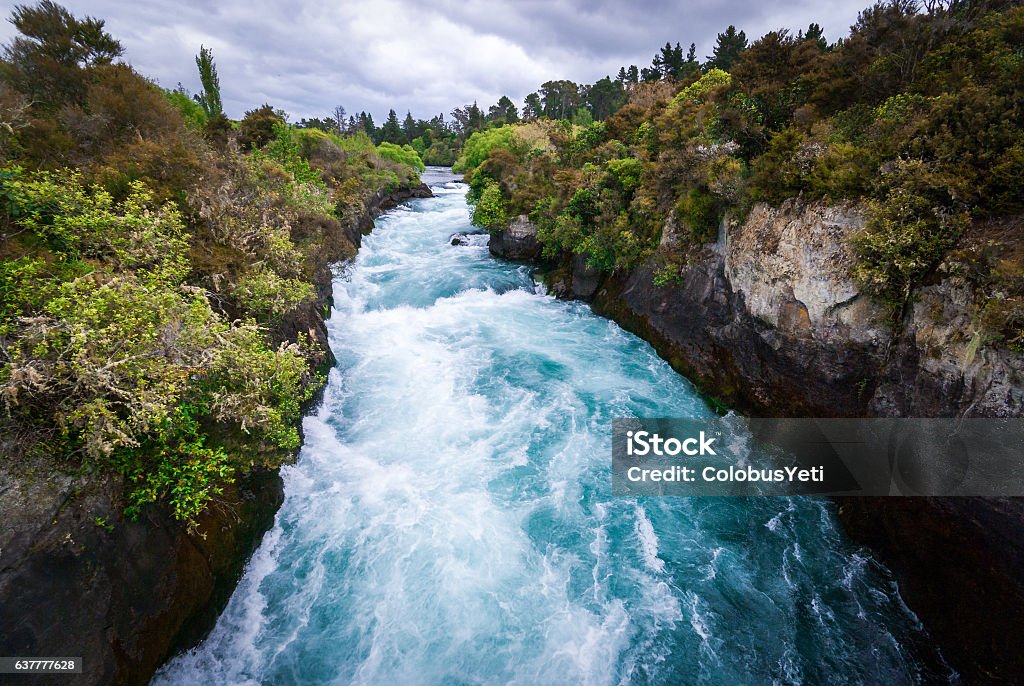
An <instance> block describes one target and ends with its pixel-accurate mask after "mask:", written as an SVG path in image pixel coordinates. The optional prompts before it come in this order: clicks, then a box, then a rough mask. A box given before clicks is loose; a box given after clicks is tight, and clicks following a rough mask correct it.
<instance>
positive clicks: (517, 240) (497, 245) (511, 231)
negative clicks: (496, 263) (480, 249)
mask: <svg viewBox="0 0 1024 686" xmlns="http://www.w3.org/2000/svg"><path fill="white" fill-rule="evenodd" d="M487 248H488V249H489V250H490V251H491V254H492V255H494V256H495V257H504V258H505V259H507V260H532V259H535V258H537V257H539V256H540V243H539V242H537V227H536V225H534V224H533V222H531V221H530V220H529V219H528V218H527V217H526V215H524V214H521V215H519V216H518V217H516V219H515V221H513V222H512V223H511V225H509V227H508V229H506V230H504V231H494V232H492V233H491V238H490V240H489V241H488V242H487Z"/></svg>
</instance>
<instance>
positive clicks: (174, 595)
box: [0, 185, 431, 685]
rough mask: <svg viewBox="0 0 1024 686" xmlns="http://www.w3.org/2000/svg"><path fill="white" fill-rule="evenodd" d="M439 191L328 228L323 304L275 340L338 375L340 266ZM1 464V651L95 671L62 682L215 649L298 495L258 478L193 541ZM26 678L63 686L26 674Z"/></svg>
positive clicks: (67, 483) (116, 676) (68, 480)
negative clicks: (240, 585)
mask: <svg viewBox="0 0 1024 686" xmlns="http://www.w3.org/2000/svg"><path fill="white" fill-rule="evenodd" d="M430 195H431V192H430V189H429V188H428V187H427V186H425V185H421V186H419V187H415V188H404V189H399V190H398V191H396V192H395V193H391V194H385V193H383V192H381V193H378V194H376V195H375V196H372V197H371V198H370V199H369V200H368V201H367V202H366V203H365V205H364V208H363V211H362V212H361V213H360V214H359V215H358V216H353V217H350V218H348V220H347V221H345V222H337V221H334V220H333V219H332V220H330V224H329V225H327V226H324V227H321V228H323V229H324V236H325V241H324V244H323V246H322V250H321V252H320V253H318V258H319V260H320V264H319V265H318V269H317V270H316V277H315V281H316V283H315V286H316V292H317V298H316V302H314V303H308V304H307V305H306V306H303V307H301V308H298V309H297V310H295V311H294V312H291V313H289V315H288V316H287V317H285V318H283V319H282V321H281V322H279V324H278V326H277V328H276V329H275V332H274V333H275V335H276V336H277V337H278V338H281V339H291V340H294V338H295V336H296V335H297V334H298V333H303V334H305V335H307V336H308V337H309V340H310V341H311V342H312V343H313V344H314V345H315V346H316V347H317V351H318V352H317V356H316V357H315V359H314V364H316V365H318V366H319V367H321V368H329V366H330V365H331V364H332V363H333V360H334V357H333V355H332V354H331V350H330V348H329V347H328V342H327V328H326V325H325V323H324V318H323V317H324V313H325V312H326V311H327V309H328V306H329V303H330V296H331V281H332V272H331V268H330V265H331V263H333V262H336V261H338V260H343V259H346V258H349V257H351V256H352V255H354V254H355V251H356V248H357V247H358V246H359V243H360V239H361V235H362V233H363V232H364V231H367V230H369V229H370V228H372V226H373V218H374V217H376V216H378V215H379V214H381V213H382V212H383V211H384V210H386V209H389V208H391V207H394V206H395V205H396V204H397V203H399V202H402V201H404V200H407V199H409V198H413V197H429V196H430ZM0 455H2V456H3V459H0V513H2V517H0V655H6V656H21V655H24V656H58V655H65V656H81V657H83V658H84V660H83V663H84V671H83V673H82V674H81V675H79V676H76V677H71V678H67V677H60V680H61V681H60V682H61V683H74V684H88V685H92V684H97V685H98V684H144V683H148V682H149V680H150V678H151V677H152V675H153V673H154V672H155V671H156V669H157V668H158V667H159V666H160V665H161V664H163V662H165V661H166V660H167V658H169V657H170V656H171V655H173V654H174V653H175V652H177V651H179V650H183V649H186V648H189V647H191V646H192V645H194V644H195V643H197V642H198V641H199V640H201V639H202V638H203V636H205V635H206V633H207V632H208V631H209V630H210V628H212V626H213V624H214V622H215V621H216V619H217V616H218V615H219V614H220V612H221V611H222V610H223V609H224V606H225V604H226V603H227V601H228V598H229V597H230V596H231V593H232V591H233V590H234V588H235V585H236V584H237V582H238V579H239V577H240V576H241V573H242V570H243V568H244V566H245V563H246V561H247V560H248V558H249V556H250V555H251V554H252V552H253V551H254V550H255V549H256V547H257V546H258V545H259V543H260V541H261V539H262V537H263V534H264V533H265V532H266V531H267V530H268V529H269V528H270V527H271V526H272V525H273V523H274V515H275V513H276V512H277V510H278V508H279V507H280V505H281V503H282V501H283V499H284V493H283V488H282V482H281V477H280V475H279V474H278V472H277V470H257V471H253V472H250V473H249V474H246V475H244V476H243V477H241V478H239V479H238V481H236V482H235V483H234V484H232V485H230V486H228V487H227V488H226V489H225V493H224V495H223V497H222V498H221V499H220V501H218V503H217V504H216V505H214V506H212V507H211V508H209V509H208V510H207V512H205V513H204V514H203V515H202V516H201V518H200V520H199V526H198V529H197V531H195V532H188V531H186V530H185V529H184V527H183V526H182V525H181V524H180V523H178V522H177V521H175V520H174V519H173V517H172V516H171V515H170V513H169V512H166V511H163V510H160V509H155V508H153V509H150V510H148V511H146V512H145V514H144V516H143V517H140V519H139V520H138V521H135V522H132V521H127V520H125V519H124V518H122V517H121V515H120V513H121V511H122V508H123V505H124V502H123V501H124V490H125V489H124V485H123V484H122V483H120V482H119V481H118V480H116V479H113V478H112V477H109V476H99V475H95V474H88V473H83V474H77V475H75V474H70V473H68V468H67V466H66V465H61V464H58V463H57V462H56V461H54V460H52V459H49V458H46V457H41V458H34V459H32V460H28V459H27V458H23V457H22V456H19V455H14V454H13V450H12V449H11V447H10V446H9V445H5V444H3V443H2V442H0ZM18 683H19V684H21V683H24V684H32V683H41V684H52V683H56V682H55V681H54V677H52V676H48V675H35V676H30V675H24V676H21V677H19V678H18Z"/></svg>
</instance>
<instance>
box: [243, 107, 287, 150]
mask: <svg viewBox="0 0 1024 686" xmlns="http://www.w3.org/2000/svg"><path fill="white" fill-rule="evenodd" d="M284 123H285V122H284V119H282V118H281V116H280V115H279V114H278V113H277V112H276V111H275V110H274V108H273V107H271V106H270V105H263V106H262V107H258V108H256V109H254V110H249V111H248V112H246V113H245V116H244V117H242V121H241V123H240V124H239V126H238V144H239V145H240V146H242V148H243V149H245V150H250V149H254V148H262V147H263V146H264V145H266V144H267V143H269V142H270V141H271V139H273V138H274V127H275V126H279V125H282V124H284Z"/></svg>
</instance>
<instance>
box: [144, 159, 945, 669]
mask: <svg viewBox="0 0 1024 686" xmlns="http://www.w3.org/2000/svg"><path fill="white" fill-rule="evenodd" d="M425 180H427V181H428V182H431V183H432V184H434V191H435V194H436V197H434V198H429V199H424V200H416V201H413V202H411V203H409V204H407V205H404V206H402V207H399V208H397V209H395V210H393V211H392V212H390V213H388V214H387V215H386V216H384V217H382V218H381V219H379V220H378V221H377V223H376V228H375V229H374V231H373V233H372V234H371V235H369V236H367V237H366V238H365V239H364V242H363V246H362V248H361V250H360V252H359V255H358V257H357V258H356V259H355V261H354V263H352V264H351V265H349V266H347V267H346V268H345V270H344V272H343V273H340V274H339V275H338V276H337V278H336V280H335V284H334V296H335V303H334V311H333V313H332V315H331V318H330V320H329V322H328V326H329V329H330V336H331V345H332V347H333V349H334V351H335V354H336V355H337V358H338V364H337V366H336V368H335V369H334V370H332V372H331V374H330V378H329V380H328V384H327V388H326V391H325V394H324V400H323V403H322V405H321V407H320V408H319V409H318V410H317V411H316V413H315V414H313V415H312V416H310V417H307V418H306V420H305V424H304V428H305V436H306V441H305V445H304V446H303V448H302V450H301V453H300V455H299V458H298V461H297V462H296V464H294V465H292V466H289V467H286V468H285V469H284V470H283V472H282V473H283V476H284V480H285V492H286V499H285V502H284V505H283V506H282V508H281V510H280V511H279V513H278V515H277V520H276V523H275V525H274V527H273V529H272V530H271V531H270V532H268V534H267V535H266V537H265V539H264V540H263V543H262V545H261V546H260V548H259V549H258V550H257V551H256V553H255V555H254V556H253V558H252V560H251V562H250V564H249V565H248V567H247V569H246V572H245V574H244V576H243V578H242V580H241V582H240V583H239V585H238V588H237V590H236V591H235V593H234V595H233V596H232V598H231V600H230V602H229V604H228V606H227V608H226V609H225V611H224V612H223V614H222V616H221V617H220V618H219V620H218V622H217V625H216V627H215V628H214V630H213V631H212V633H211V635H210V636H209V637H208V638H207V639H206V640H205V641H204V642H203V643H202V644H200V645H199V646H198V647H197V648H195V649H193V650H192V651H189V652H187V653H185V654H182V655H179V656H177V657H176V658H174V659H173V660H171V661H170V662H169V663H168V664H167V665H165V667H164V668H163V669H162V670H161V671H160V672H159V673H158V674H157V676H156V678H155V680H154V682H155V683H157V684H189V685H190V686H191V685H194V684H203V683H207V684H372V685H384V686H405V685H407V684H450V685H456V684H458V685H462V684H467V685H468V684H522V685H524V686H534V685H540V684H691V683H704V684H729V685H730V686H734V685H736V684H758V683H779V684H795V683H805V684H821V683H841V684H849V683H858V682H859V683H866V684H904V683H916V682H921V681H928V682H930V681H932V680H933V679H935V678H936V675H935V674H933V673H929V672H928V670H927V669H926V668H925V667H924V666H923V664H924V663H929V664H934V660H933V658H934V656H933V655H929V654H928V653H929V650H930V649H929V648H928V643H929V642H928V639H927V636H926V634H925V633H924V631H923V629H922V628H921V627H920V626H919V624H918V622H917V620H916V619H915V617H914V616H913V615H912V614H911V613H910V611H909V610H908V609H907V608H906V607H905V606H904V605H903V603H902V601H901V600H900V598H899V595H898V594H897V592H896V587H895V584H894V582H893V580H892V578H891V576H890V575H889V574H888V573H887V572H886V570H884V569H882V568H880V567H879V566H878V565H877V563H875V562H874V561H873V560H872V559H871V558H870V556H868V555H867V554H866V553H864V552H863V551H862V550H859V549H857V548H855V547H853V546H852V545H851V544H849V543H848V542H847V541H846V540H845V538H844V537H843V535H842V533H841V531H840V530H839V529H838V528H837V523H836V518H835V515H834V512H833V506H832V505H831V504H830V503H828V502H827V501H825V500H822V499H812V498H745V499H744V498H689V499H684V498H640V499H628V498H617V497H613V496H612V495H611V493H610V491H611V487H610V472H611V457H610V441H611V439H610V422H611V419H612V418H613V417H618V416H652V417H659V416H682V417H702V416H710V415H711V414H712V411H711V409H710V408H709V407H708V406H707V405H706V404H705V403H704V401H703V400H702V399H701V398H700V396H699V395H698V394H697V393H696V392H695V390H694V388H693V386H692V385H691V384H690V383H688V382H687V381H686V380H685V379H684V378H682V377H680V376H679V375H677V374H676V373H675V372H674V371H673V370H672V369H671V368H670V367H669V366H668V364H666V363H665V362H664V361H663V360H661V359H660V358H659V357H658V356H657V354H655V352H654V350H653V349H652V348H651V347H650V346H649V345H647V344H646V343H645V342H643V341H641V340H640V339H638V338H636V337H635V336H633V335H631V334H629V333H626V332H625V331H623V330H622V329H620V328H619V327H618V326H617V325H615V324H614V323H612V322H610V321H608V320H606V319H603V318H600V317H598V316H596V315H594V314H592V313H591V312H590V309H589V308H588V307H587V306H586V305H585V304H581V303H576V302H564V301H559V300H556V299H554V298H552V297H549V296H547V295H544V294H543V293H542V292H540V290H539V289H538V288H537V287H536V286H535V285H534V283H533V281H532V280H531V277H530V272H529V269H528V268H527V267H526V266H523V265H517V264H512V263H508V262H504V261H500V260H495V259H493V258H491V257H490V256H489V255H488V252H487V247H486V236H483V235H475V236H471V238H470V241H471V244H470V245H463V246H458V245H451V241H450V237H451V236H452V234H454V233H457V232H466V231H472V227H471V226H470V223H469V209H468V208H467V205H466V202H465V192H466V187H465V186H464V185H462V184H459V183H454V182H451V181H448V182H446V181H445V176H444V173H443V172H441V171H438V170H430V171H428V174H427V175H426V176H425Z"/></svg>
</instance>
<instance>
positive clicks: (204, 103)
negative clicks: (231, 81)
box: [196, 46, 224, 119]
mask: <svg viewBox="0 0 1024 686" xmlns="http://www.w3.org/2000/svg"><path fill="white" fill-rule="evenodd" d="M196 67H197V68H198V69H199V81H200V83H202V84H203V92H202V95H199V96H197V97H196V101H197V102H198V103H199V105H200V106H201V107H202V108H203V111H204V112H206V116H207V117H208V118H209V119H214V118H216V117H219V116H221V115H222V114H224V106H223V105H222V104H221V101H220V77H219V76H217V65H216V64H214V62H213V50H211V49H210V48H207V47H206V46H200V47H199V54H198V55H196Z"/></svg>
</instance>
